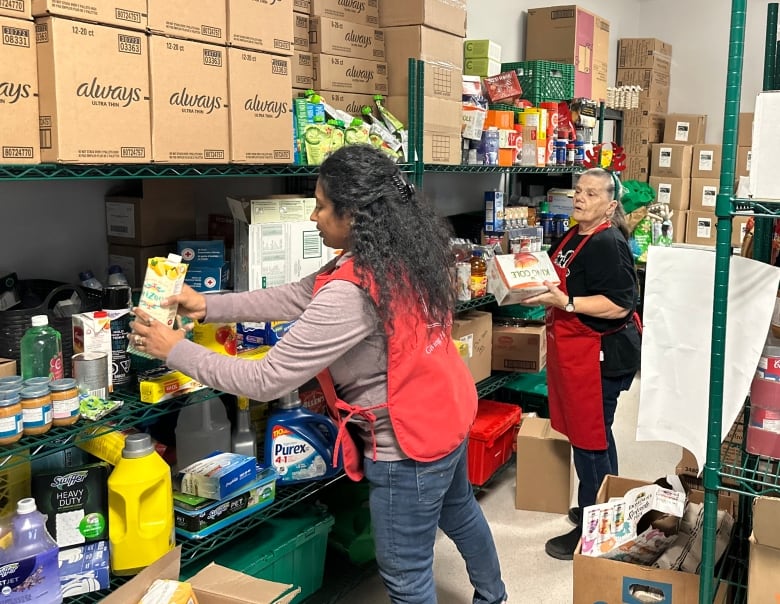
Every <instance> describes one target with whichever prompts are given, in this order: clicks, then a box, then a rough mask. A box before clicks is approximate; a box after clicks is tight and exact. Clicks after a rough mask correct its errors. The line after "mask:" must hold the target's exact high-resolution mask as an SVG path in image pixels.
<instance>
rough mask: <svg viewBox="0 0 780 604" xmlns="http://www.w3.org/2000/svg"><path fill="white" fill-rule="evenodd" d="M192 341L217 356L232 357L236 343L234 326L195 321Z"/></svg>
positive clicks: (231, 324)
mask: <svg viewBox="0 0 780 604" xmlns="http://www.w3.org/2000/svg"><path fill="white" fill-rule="evenodd" d="M192 341H193V342H195V343H196V344H200V345H201V346H203V347H205V348H208V349H209V350H213V351H214V352H218V353H219V354H224V355H226V356H229V357H234V356H236V343H237V341H238V336H237V335H236V324H235V323H201V322H199V321H196V322H195V323H193V324H192Z"/></svg>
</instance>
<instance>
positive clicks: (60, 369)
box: [19, 315, 65, 380]
mask: <svg viewBox="0 0 780 604" xmlns="http://www.w3.org/2000/svg"><path fill="white" fill-rule="evenodd" d="M19 348H20V352H21V363H22V378H23V379H25V380H26V379H29V378H31V377H50V378H51V379H53V380H59V379H62V378H64V377H65V372H64V365H63V364H62V336H61V335H60V332H59V331H57V330H56V329H54V328H53V327H49V317H48V316H46V315H35V316H33V318H32V327H30V328H29V329H28V330H27V331H26V332H24V335H23V336H22V340H21V342H20V344H19Z"/></svg>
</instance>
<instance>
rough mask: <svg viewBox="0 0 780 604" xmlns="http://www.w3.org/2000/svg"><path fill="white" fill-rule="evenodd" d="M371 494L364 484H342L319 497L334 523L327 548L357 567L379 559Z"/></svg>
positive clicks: (341, 482)
mask: <svg viewBox="0 0 780 604" xmlns="http://www.w3.org/2000/svg"><path fill="white" fill-rule="evenodd" d="M369 490H370V487H369V484H368V482H367V481H365V480H363V481H361V482H352V481H351V480H341V481H339V482H337V483H336V484H334V485H332V486H330V487H329V488H328V489H326V490H325V491H324V492H323V493H321V495H320V502H321V503H323V504H325V505H326V506H327V507H328V510H329V511H330V513H331V514H333V517H334V520H335V524H334V525H333V529H332V530H331V531H330V535H329V536H328V544H329V545H330V546H331V547H332V548H333V549H336V550H338V551H340V552H342V553H343V554H346V555H347V556H348V557H349V560H350V562H352V563H353V564H357V565H361V564H365V563H366V562H370V561H371V560H375V559H376V550H375V547H374V533H373V530H372V528H371V510H370V509H369V504H368V497H369Z"/></svg>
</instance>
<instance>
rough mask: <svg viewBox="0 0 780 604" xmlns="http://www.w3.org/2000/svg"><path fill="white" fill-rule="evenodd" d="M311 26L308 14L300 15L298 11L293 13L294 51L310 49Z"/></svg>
mask: <svg viewBox="0 0 780 604" xmlns="http://www.w3.org/2000/svg"><path fill="white" fill-rule="evenodd" d="M310 27H311V19H310V18H309V15H301V14H299V13H293V49H294V50H295V51H299V50H302V51H305V52H308V51H310V50H311V47H310V45H309V28H310Z"/></svg>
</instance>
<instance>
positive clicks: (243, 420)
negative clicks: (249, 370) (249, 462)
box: [230, 396, 257, 457]
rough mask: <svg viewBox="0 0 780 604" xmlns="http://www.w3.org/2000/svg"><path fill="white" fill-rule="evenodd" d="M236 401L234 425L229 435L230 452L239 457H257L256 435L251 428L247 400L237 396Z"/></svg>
mask: <svg viewBox="0 0 780 604" xmlns="http://www.w3.org/2000/svg"><path fill="white" fill-rule="evenodd" d="M237 399H238V400H237V401H236V425H235V427H234V428H233V432H232V434H231V435H230V436H231V448H230V450H231V451H233V453H239V454H240V455H249V456H251V457H257V434H256V433H255V429H254V428H253V427H252V419H251V418H250V416H249V399H248V398H247V397H245V396H239V397H237Z"/></svg>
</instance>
